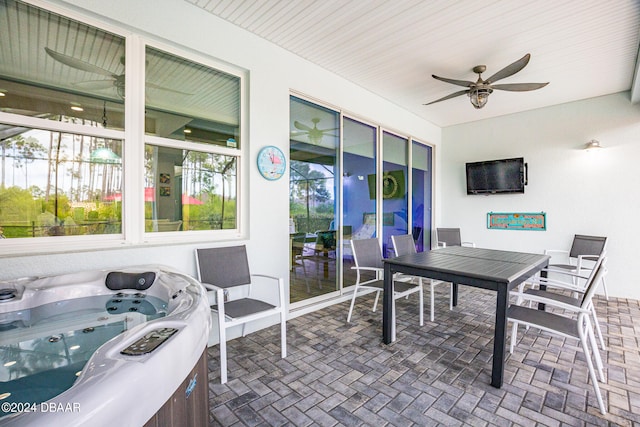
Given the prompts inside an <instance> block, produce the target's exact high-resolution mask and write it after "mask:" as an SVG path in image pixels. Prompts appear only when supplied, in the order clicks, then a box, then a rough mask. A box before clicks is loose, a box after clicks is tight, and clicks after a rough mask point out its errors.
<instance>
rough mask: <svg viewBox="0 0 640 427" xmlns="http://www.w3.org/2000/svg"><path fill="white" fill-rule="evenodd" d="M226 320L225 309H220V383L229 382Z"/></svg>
mask: <svg viewBox="0 0 640 427" xmlns="http://www.w3.org/2000/svg"><path fill="white" fill-rule="evenodd" d="M219 306H220V304H219ZM224 320H225V319H224V309H222V310H218V337H219V339H220V384H224V383H226V382H227V330H226V327H225V324H224V323H225V322H224Z"/></svg>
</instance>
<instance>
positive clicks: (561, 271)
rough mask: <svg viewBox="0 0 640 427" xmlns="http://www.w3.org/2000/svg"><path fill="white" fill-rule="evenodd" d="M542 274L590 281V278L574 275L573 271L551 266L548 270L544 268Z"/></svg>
mask: <svg viewBox="0 0 640 427" xmlns="http://www.w3.org/2000/svg"><path fill="white" fill-rule="evenodd" d="M540 272H541V273H542V272H547V273H553V274H560V275H563V276H568V277H570V278H575V279H582V280H587V279H589V277H588V276H582V275H580V274H578V273H574V272H571V271H567V270H564V269H560V268H554V267H553V266H549V267H548V268H543V269H542V270H540ZM534 277H539V276H534ZM548 280H557V279H548Z"/></svg>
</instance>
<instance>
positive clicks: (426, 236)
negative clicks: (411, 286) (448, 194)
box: [411, 141, 431, 252]
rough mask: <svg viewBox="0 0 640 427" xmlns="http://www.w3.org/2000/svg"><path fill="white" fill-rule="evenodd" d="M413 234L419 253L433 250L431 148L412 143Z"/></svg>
mask: <svg viewBox="0 0 640 427" xmlns="http://www.w3.org/2000/svg"><path fill="white" fill-rule="evenodd" d="M411 212H412V215H411V225H412V227H411V233H412V234H413V240H414V241H415V242H416V250H417V251H418V252H422V251H425V250H426V251H428V250H430V249H431V147H429V146H427V145H424V144H421V143H419V142H416V141H412V143H411Z"/></svg>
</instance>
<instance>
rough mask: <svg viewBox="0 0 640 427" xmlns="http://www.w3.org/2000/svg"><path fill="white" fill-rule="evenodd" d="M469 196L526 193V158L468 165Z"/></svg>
mask: <svg viewBox="0 0 640 427" xmlns="http://www.w3.org/2000/svg"><path fill="white" fill-rule="evenodd" d="M466 166H467V194H505V193H524V186H525V185H526V168H527V164H526V163H525V162H524V158H522V157H518V158H514V159H501V160H488V161H484V162H474V163H467V164H466Z"/></svg>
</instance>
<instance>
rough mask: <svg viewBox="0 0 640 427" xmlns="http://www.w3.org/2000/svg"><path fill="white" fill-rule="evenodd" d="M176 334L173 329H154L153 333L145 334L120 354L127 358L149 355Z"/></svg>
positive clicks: (175, 330)
mask: <svg viewBox="0 0 640 427" xmlns="http://www.w3.org/2000/svg"><path fill="white" fill-rule="evenodd" d="M176 332H178V330H177V329H175V328H161V329H154V330H153V331H150V332H147V333H146V334H145V335H144V336H142V337H141V338H140V339H138V340H137V341H136V342H134V343H133V344H131V345H130V346H129V347H127V348H125V349H124V350H122V351H121V352H120V353H121V354H125V355H127V356H142V355H143V354H147V353H151V352H152V351H153V350H155V349H156V348H158V347H159V346H160V345H161V344H162V343H163V342H165V341H166V340H168V339H169V338H170V337H171V336H172V335H173V334H175V333H176Z"/></svg>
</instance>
